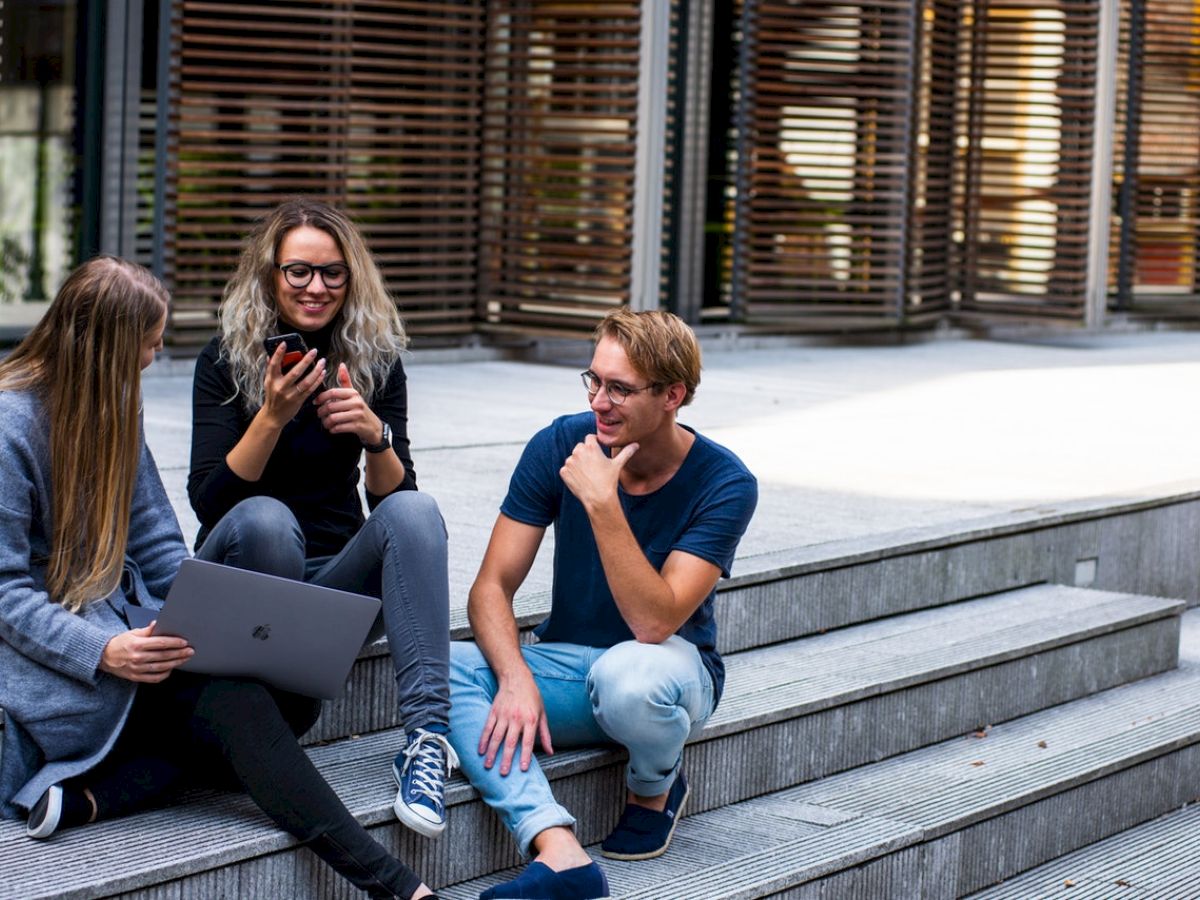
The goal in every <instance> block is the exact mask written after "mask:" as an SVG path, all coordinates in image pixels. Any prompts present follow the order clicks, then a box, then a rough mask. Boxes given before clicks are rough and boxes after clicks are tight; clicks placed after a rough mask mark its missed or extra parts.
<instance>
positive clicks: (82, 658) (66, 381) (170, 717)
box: [0, 256, 432, 900]
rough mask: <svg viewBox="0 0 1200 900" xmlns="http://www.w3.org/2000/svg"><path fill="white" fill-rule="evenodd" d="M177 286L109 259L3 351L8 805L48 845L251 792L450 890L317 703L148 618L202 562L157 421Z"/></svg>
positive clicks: (372, 862) (338, 862)
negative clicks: (154, 406) (230, 672)
mask: <svg viewBox="0 0 1200 900" xmlns="http://www.w3.org/2000/svg"><path fill="white" fill-rule="evenodd" d="M167 300H168V298H167V291H166V289H165V288H164V287H163V285H162V284H161V282H159V281H158V279H157V278H155V277H154V276H153V275H152V274H150V272H148V271H147V270H146V269H144V268H142V267H141V266H139V265H136V264H134V263H131V262H128V261H126V260H123V259H118V258H116V257H111V256H101V257H97V258H95V259H93V260H90V261H89V262H86V263H84V264H83V265H81V266H80V267H79V268H77V269H76V270H75V271H74V272H72V273H71V274H70V275H69V276H68V277H67V279H66V281H65V282H64V283H63V286H62V288H61V289H60V290H59V292H58V296H57V297H55V299H54V302H53V303H52V304H51V305H50V308H49V310H47V312H46V315H45V317H44V318H43V319H42V321H41V322H40V323H38V325H37V326H35V327H34V329H33V330H32V331H31V332H30V333H29V335H28V336H27V337H26V338H25V340H24V341H22V342H21V344H20V345H19V346H18V347H17V348H16V349H15V350H14V351H13V352H12V354H11V355H10V356H9V357H8V358H7V359H5V360H4V362H3V363H0V510H3V513H4V514H3V515H0V672H3V673H4V677H3V678H0V707H2V708H3V709H4V713H5V717H6V719H7V725H6V727H5V728H4V729H3V730H2V731H0V736H2V738H3V750H2V752H0V816H4V817H8V818H12V817H19V816H21V815H25V816H27V819H26V834H27V835H28V836H29V837H31V838H33V839H35V840H47V839H49V838H51V837H53V836H54V835H55V834H57V833H59V832H60V831H62V830H64V829H67V828H71V827H76V826H81V825H86V824H87V823H89V822H93V821H97V820H99V819H110V818H115V817H118V816H122V815H127V814H129V813H132V812H135V811H138V810H141V809H146V808H147V807H151V806H157V805H161V804H162V803H163V802H164V801H165V800H167V799H168V798H169V797H170V796H171V795H172V794H173V793H174V792H175V791H177V790H178V789H179V788H181V787H184V786H186V785H189V784H196V783H200V784H209V785H212V786H216V787H240V788H242V789H244V790H245V791H246V792H247V793H248V794H249V795H250V797H251V799H253V800H254V802H255V803H257V804H258V806H259V807H260V808H261V809H262V810H263V812H265V813H266V814H267V815H268V816H270V817H271V819H272V820H273V821H274V822H275V823H276V824H277V825H279V827H281V828H283V829H285V830H287V831H288V832H289V833H291V834H292V835H294V836H295V837H296V838H298V839H299V840H301V841H303V842H305V843H306V844H307V845H308V846H309V847H310V848H311V849H312V850H313V851H314V852H315V853H317V854H318V855H319V856H320V857H321V858H322V859H324V860H325V861H326V862H327V863H329V864H330V865H331V866H332V867H333V868H334V869H335V870H336V871H337V872H339V873H340V874H341V875H342V876H344V877H345V878H347V879H349V880H350V881H351V882H352V883H354V884H355V885H356V886H357V887H359V888H360V889H362V890H364V891H366V892H367V893H368V894H369V895H370V896H372V897H402V898H405V900H408V898H416V897H426V898H427V897H431V896H432V894H431V893H430V891H429V888H428V887H427V886H426V885H424V884H422V883H421V879H420V878H419V877H418V876H417V875H416V874H414V873H413V872H412V871H411V870H410V869H409V868H408V867H407V866H405V865H404V864H403V863H401V862H400V861H399V860H398V859H396V858H395V857H394V856H392V855H391V854H389V853H388V852H387V851H385V850H384V849H383V847H381V846H380V845H379V844H378V843H376V841H375V840H374V839H373V838H372V837H371V836H370V834H368V833H367V831H366V829H364V828H363V826H362V825H361V824H360V823H359V822H358V820H356V819H355V818H354V816H353V815H351V814H350V812H349V810H347V809H346V807H345V806H344V805H343V804H342V802H341V800H340V799H338V796H337V794H336V793H334V791H333V789H332V788H330V786H329V785H328V784H327V783H326V781H325V780H324V778H322V777H321V774H320V772H318V771H317V769H316V767H315V766H313V764H312V761H311V760H310V759H309V758H308V755H307V754H306V753H305V752H304V750H303V749H302V748H301V747H300V744H299V743H298V741H297V736H299V735H301V734H303V733H304V732H305V731H307V730H308V729H309V728H310V727H311V726H312V725H313V723H314V722H315V721H316V718H317V715H318V713H319V711H320V706H319V704H318V703H317V702H316V701H312V700H310V699H309V698H307V697H300V696H297V695H295V694H290V693H287V692H285V691H279V690H275V689H274V688H269V687H267V686H265V685H263V684H261V683H260V682H257V681H253V680H248V679H239V678H220V677H210V676H206V675H200V674H196V673H193V672H188V671H179V667H180V666H182V665H183V664H184V663H185V662H187V661H188V659H190V658H191V657H192V655H193V653H194V651H193V650H192V648H191V647H190V646H189V645H188V643H187V641H185V640H184V639H183V638H179V637H169V636H166V635H158V634H156V633H155V623H154V622H151V623H150V624H149V625H145V626H140V627H133V625H132V623H133V622H136V621H139V620H140V619H139V617H137V616H136V615H135V613H136V609H135V607H144V608H148V609H151V610H157V609H159V608H160V607H161V606H162V598H163V597H165V596H166V594H167V591H168V589H169V588H170V586H171V583H172V582H173V581H174V580H175V576H176V574H177V572H178V571H179V566H180V563H181V562H182V561H183V560H184V559H185V558H186V557H187V548H186V547H185V546H184V543H183V535H182V534H181V533H180V531H179V523H178V522H177V521H176V519H175V515H174V513H173V511H172V509H171V504H170V501H169V500H168V499H167V494H166V491H165V490H164V489H163V485H162V481H161V479H160V478H159V475H158V470H157V468H156V467H155V465H154V459H153V457H152V456H151V455H150V451H149V449H148V448H147V447H146V442H145V440H144V438H143V435H142V428H141V414H140V401H141V381H140V378H141V370H142V369H144V368H146V366H148V365H150V363H151V362H152V361H153V359H154V354H155V352H156V351H157V350H159V349H161V347H162V335H163V329H164V327H165V326H166V320H167Z"/></svg>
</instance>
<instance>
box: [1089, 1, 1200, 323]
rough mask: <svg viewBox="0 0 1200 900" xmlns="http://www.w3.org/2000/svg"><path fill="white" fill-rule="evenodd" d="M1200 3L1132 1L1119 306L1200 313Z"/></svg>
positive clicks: (1124, 41)
mask: <svg viewBox="0 0 1200 900" xmlns="http://www.w3.org/2000/svg"><path fill="white" fill-rule="evenodd" d="M1198 38H1200V3H1197V2H1195V0H1123V2H1122V3H1121V41H1120V59H1119V63H1118V93H1117V131H1116V139H1115V147H1114V161H1113V162H1114V165H1113V173H1114V182H1115V192H1116V212H1117V214H1116V216H1114V220H1113V243H1112V247H1113V252H1112V254H1111V258H1110V286H1111V288H1112V291H1113V297H1112V305H1113V306H1114V307H1115V308H1117V309H1120V310H1132V311H1146V312H1154V313H1156V314H1164V313H1184V314H1191V315H1193V316H1194V315H1196V314H1197V313H1200V246H1198V244H1200V41H1198Z"/></svg>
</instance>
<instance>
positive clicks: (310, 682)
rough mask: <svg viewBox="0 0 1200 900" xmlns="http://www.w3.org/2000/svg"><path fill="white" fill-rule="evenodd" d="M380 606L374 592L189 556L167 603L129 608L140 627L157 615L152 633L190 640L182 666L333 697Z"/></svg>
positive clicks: (186, 643) (355, 656) (157, 636)
mask: <svg viewBox="0 0 1200 900" xmlns="http://www.w3.org/2000/svg"><path fill="white" fill-rule="evenodd" d="M379 607H380V602H379V600H378V599H377V598H375V597H367V596H364V595H362V594H352V593H349V592H347V591H338V590H334V589H332V588H326V587H320V586H319V585H315V584H307V583H305V582H302V581H292V580H290V579H287V578H278V577H276V576H274V575H264V574H263V573H261V572H251V571H248V570H246V569H235V568H233V567H232V566H223V565H220V564H218V563H211V562H204V561H202V560H198V559H185V560H184V561H183V564H182V565H181V566H180V567H179V574H178V575H177V576H176V577H175V582H174V584H172V585H171V590H170V592H169V593H168V594H167V600H166V602H165V603H164V604H163V608H162V610H160V611H158V612H155V611H154V610H151V609H144V608H142V607H129V609H128V610H127V615H128V618H129V623H130V625H133V626H135V631H141V630H142V628H141V626H147V625H149V623H150V622H151V621H152V620H155V619H157V622H158V624H157V625H156V626H155V628H154V632H153V639H156V640H157V639H163V638H164V636H177V637H166V639H167V640H178V639H180V638H182V639H184V646H188V645H190V647H189V649H190V650H191V651H192V654H191V655H190V656H189V658H188V659H186V660H184V661H183V662H181V663H178V667H179V668H182V669H185V670H187V671H189V672H200V673H203V674H206V675H227V676H231V677H238V678H257V679H259V680H260V681H265V682H266V683H267V684H270V685H273V686H275V687H278V688H282V689H283V690H287V691H293V692H295V693H298V694H305V695H307V696H310V697H321V698H324V699H333V698H334V697H336V696H338V695H339V694H340V693H341V692H342V688H343V686H344V685H345V682H346V676H347V675H348V674H349V673H350V668H351V666H353V665H354V660H355V659H356V658H357V657H358V652H359V650H361V649H362V645H363V642H364V641H365V640H366V638H367V634H368V633H369V632H370V629H371V625H372V624H373V623H374V621H375V617H376V616H377V615H378V614H379ZM129 634H134V632H129ZM145 637H151V635H150V634H149V633H148V632H147V633H146V635H145ZM178 646H179V645H178V644H176V648H178ZM159 662H160V663H161V662H162V661H161V660H160V661H159ZM164 677H165V676H164Z"/></svg>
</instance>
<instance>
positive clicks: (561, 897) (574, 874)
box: [479, 862, 609, 900]
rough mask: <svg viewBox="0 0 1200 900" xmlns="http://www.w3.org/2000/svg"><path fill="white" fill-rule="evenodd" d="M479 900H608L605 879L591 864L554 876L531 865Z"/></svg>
mask: <svg viewBox="0 0 1200 900" xmlns="http://www.w3.org/2000/svg"><path fill="white" fill-rule="evenodd" d="M479 900H609V898H608V879H607V878H605V877H604V870H603V869H601V868H600V867H599V866H598V865H596V864H595V863H588V864H587V865H586V866H578V867H576V868H574V869H564V870H563V871H561V872H555V871H554V870H553V869H551V868H550V867H549V866H547V865H546V864H545V863H540V862H531V863H530V864H529V865H528V866H526V867H525V871H524V872H522V873H521V874H520V875H519V876H518V877H517V878H514V879H513V880H512V881H506V882H505V883H504V884H497V885H495V886H494V887H490V888H488V889H487V890H486V891H484V892H483V893H482V894H480V895H479Z"/></svg>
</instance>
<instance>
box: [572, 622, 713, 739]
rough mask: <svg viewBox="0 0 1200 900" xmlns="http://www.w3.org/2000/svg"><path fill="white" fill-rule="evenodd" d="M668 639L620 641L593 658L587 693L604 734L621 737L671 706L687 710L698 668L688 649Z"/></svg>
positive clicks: (658, 718) (660, 716)
mask: <svg viewBox="0 0 1200 900" xmlns="http://www.w3.org/2000/svg"><path fill="white" fill-rule="evenodd" d="M678 640H679V641H681V642H682V638H680V639H678ZM672 641H674V639H672ZM672 641H669V642H664V643H662V644H642V643H639V642H637V641H625V642H624V643H621V644H617V645H615V646H613V647H610V648H609V649H608V650H606V651H605V652H604V654H603V655H602V656H601V657H600V658H599V659H598V660H596V663H595V664H594V665H593V666H592V669H591V671H590V672H589V673H588V694H589V695H590V697H591V701H592V710H593V713H594V715H595V716H596V720H597V721H598V722H600V724H601V726H602V727H603V728H604V730H605V731H606V732H607V733H608V734H609V735H611V736H613V737H614V738H617V739H620V734H622V733H625V732H638V731H639V730H640V729H641V728H642V727H645V726H653V725H655V724H657V723H660V722H661V721H662V720H663V718H664V716H669V715H670V711H671V710H673V709H675V708H676V707H683V708H686V706H687V705H688V700H689V699H690V697H689V695H690V694H692V693H694V691H692V690H690V688H689V686H690V685H691V684H692V683H693V682H695V681H696V680H697V675H696V671H697V667H696V665H695V663H694V662H693V661H692V660H691V659H690V658H689V653H690V652H691V647H690V646H687V647H682V646H681V645H679V644H676V643H673V642H672ZM684 643H686V642H684Z"/></svg>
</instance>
